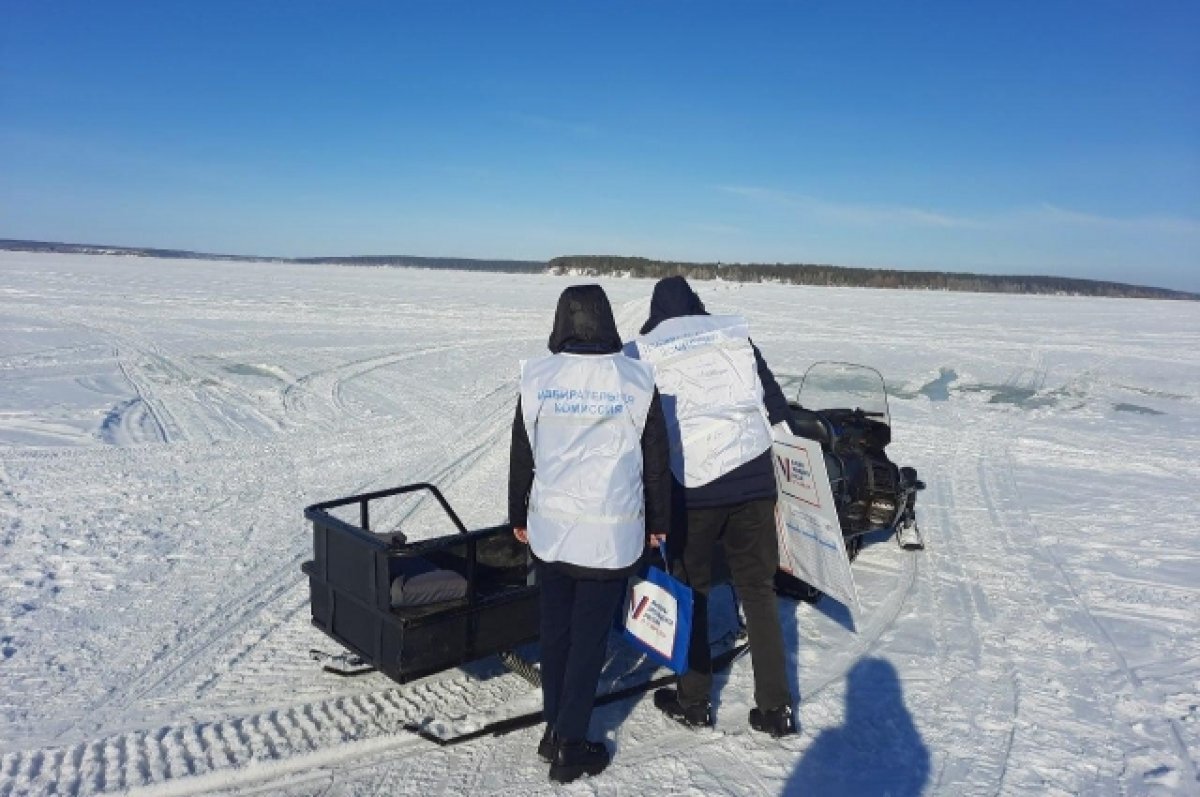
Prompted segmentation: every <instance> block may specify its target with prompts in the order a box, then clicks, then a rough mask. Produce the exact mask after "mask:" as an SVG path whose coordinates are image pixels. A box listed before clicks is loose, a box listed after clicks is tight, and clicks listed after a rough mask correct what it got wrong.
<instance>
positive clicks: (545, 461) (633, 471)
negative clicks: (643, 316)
mask: <svg viewBox="0 0 1200 797" xmlns="http://www.w3.org/2000/svg"><path fill="white" fill-rule="evenodd" d="M653 396H654V368H653V367H652V366H650V365H648V364H646V363H641V362H638V361H636V360H631V359H630V358H628V357H626V356H625V355H624V354H621V353H616V354H609V355H593V354H567V353H564V354H552V355H550V356H549V357H543V358H541V359H537V360H530V361H528V362H524V363H522V364H521V412H522V415H523V417H524V420H525V432H526V434H528V435H529V444H530V447H531V448H532V449H533V462H534V475H533V489H532V491H531V492H530V494H529V517H528V531H529V545H530V547H531V548H532V549H533V553H534V554H535V555H536V556H537V557H538V558H539V559H541V560H542V561H546V562H567V563H569V564H573V565H580V566H583V567H592V568H600V569H607V570H615V569H619V568H623V567H627V566H629V565H631V564H633V563H634V562H636V561H637V559H638V557H639V556H641V554H642V549H643V547H644V545H645V542H646V519H645V515H646V509H645V498H644V491H643V486H642V430H643V429H644V428H645V427H646V416H647V414H648V413H649V411H650V400H651V398H653Z"/></svg>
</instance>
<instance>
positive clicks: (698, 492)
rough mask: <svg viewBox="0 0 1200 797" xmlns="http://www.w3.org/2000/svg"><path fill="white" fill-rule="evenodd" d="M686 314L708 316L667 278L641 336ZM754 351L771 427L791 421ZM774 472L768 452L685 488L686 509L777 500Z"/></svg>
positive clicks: (683, 286)
mask: <svg viewBox="0 0 1200 797" xmlns="http://www.w3.org/2000/svg"><path fill="white" fill-rule="evenodd" d="M687 315H708V311H707V310H705V309H704V302H702V301H701V300H700V297H699V296H697V295H696V292H695V291H693V290H692V286H691V285H688V283H687V280H685V279H684V278H683V277H667V278H666V279H662V280H659V281H658V283H657V284H656V285H655V286H654V294H653V295H652V296H651V297H650V317H649V318H647V319H646V323H645V324H643V325H642V329H641V334H643V335H645V334H647V333H648V332H651V331H652V330H653V329H654V328H655V327H657V326H658V325H659V324H661V323H662V322H663V321H666V320H667V319H669V318H678V317H680V316H687ZM750 346H751V348H752V349H754V361H755V363H756V365H757V367H758V380H759V381H760V382H762V386H763V404H764V406H765V407H766V410H767V417H768V418H770V421H771V424H772V425H774V424H777V423H780V422H781V421H787V420H790V419H791V410H789V409H788V404H787V397H786V396H784V395H783V390H782V389H781V388H780V387H779V383H778V382H777V381H775V375H774V374H772V373H771V369H770V368H768V367H767V362H766V360H764V359H763V356H762V352H760V351H759V350H758V347H757V346H755V345H754V342H753V341H751V342H750ZM775 492H776V491H775V473H774V471H772V469H771V450H770V449H767V450H766V451H764V452H763V453H762V454H760V455H759V456H757V457H755V458H754V459H752V460H750V461H749V462H746V463H743V464H742V465H739V466H738V467H736V468H734V469H733V470H731V471H730V472H729V473H726V474H725V475H724V476H720V477H718V478H716V479H714V480H713V481H711V482H709V483H708V484H705V485H702V486H700V487H689V488H686V490H685V494H686V498H687V506H688V508H689V509H702V508H705V507H715V506H731V505H733V504H740V503H742V502H743V501H750V500H753V499H756V498H774V497H775Z"/></svg>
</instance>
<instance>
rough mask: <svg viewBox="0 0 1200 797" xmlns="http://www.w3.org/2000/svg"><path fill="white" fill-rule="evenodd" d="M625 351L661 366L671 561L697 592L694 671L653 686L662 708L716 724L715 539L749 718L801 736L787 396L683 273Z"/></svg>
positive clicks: (737, 322)
mask: <svg viewBox="0 0 1200 797" xmlns="http://www.w3.org/2000/svg"><path fill="white" fill-rule="evenodd" d="M626 351H627V353H629V354H630V356H635V357H638V358H639V359H641V360H642V361H644V362H648V363H651V364H653V365H654V366H655V369H656V372H657V376H656V381H657V384H658V389H659V391H660V392H661V394H662V401H663V409H664V414H665V415H666V422H667V435H668V437H669V439H670V449H671V454H670V459H671V475H672V476H673V479H672V481H673V483H674V492H675V496H676V498H675V501H674V505H673V510H672V515H671V517H672V527H671V540H672V542H671V546H670V550H671V553H672V556H673V557H674V556H676V555H677V556H678V557H679V558H678V559H677V560H675V561H674V562H673V568H674V569H675V572H676V575H677V576H680V577H682V578H683V580H685V581H686V582H687V583H688V585H689V586H691V588H692V594H693V596H694V598H695V608H694V611H693V616H692V639H691V644H690V646H689V648H688V671H687V672H685V673H684V674H683V675H682V676H680V678H679V680H678V684H677V688H664V689H659V690H658V691H657V692H655V694H654V703H655V705H656V706H657V707H658V708H659V709H660V710H662V711H663V712H664V713H665V714H667V716H669V717H671V718H672V719H674V720H676V721H678V722H680V723H682V724H684V725H687V726H692V727H707V726H711V725H712V724H713V716H712V701H711V692H712V681H713V679H712V658H711V653H710V651H709V642H708V602H707V601H708V593H709V589H710V588H711V586H712V569H713V554H714V551H715V547H716V545H717V544H718V542H719V543H720V544H721V545H722V546H723V548H724V552H725V559H726V561H727V562H728V564H729V570H730V573H731V575H732V580H733V585H734V587H735V589H736V590H737V593H738V597H739V598H740V599H741V601H742V606H743V609H744V610H745V614H746V632H747V634H748V635H749V638H750V654H751V659H752V661H753V666H754V702H755V708H754V709H753V710H751V712H750V725H751V727H753V728H754V729H755V730H759V731H762V732H764V733H769V734H771V735H772V736H775V737H779V736H785V735H788V734H792V733H795V732H796V722H795V718H794V712H793V709H792V704H793V703H794V698H793V696H792V691H791V689H790V688H789V685H788V680H787V668H786V659H785V655H784V650H783V632H782V629H781V628H780V626H779V616H778V611H777V609H776V603H775V591H774V584H773V581H774V577H775V571H776V569H777V568H778V567H779V547H778V546H779V543H778V539H777V537H776V533H775V499H776V487H775V476H774V473H773V471H772V469H771V426H773V425H775V424H778V423H785V422H787V421H788V420H789V419H790V410H789V409H788V406H787V399H786V398H785V397H784V395H783V391H782V390H780V388H779V384H778V383H777V382H776V381H775V377H774V376H773V375H772V374H771V371H770V369H769V368H768V367H767V364H766V362H765V361H764V360H763V358H762V354H761V353H760V352H759V350H758V348H757V347H756V346H755V345H754V344H753V343H752V342H751V340H750V332H749V327H748V326H747V324H746V321H745V319H743V318H740V317H738V316H717V315H709V314H708V312H707V311H706V310H705V308H704V303H703V302H701V301H700V297H699V296H697V295H696V293H695V291H693V290H692V288H691V286H690V285H688V283H687V281H686V280H685V279H684V278H683V277H669V278H667V279H664V280H660V281H659V282H658V283H657V284H656V285H655V286H654V294H653V297H652V298H651V302H650V316H649V318H648V319H647V321H646V323H645V324H644V325H643V326H642V329H641V334H640V335H639V336H638V337H637V338H636V339H635V340H634V341H633V342H632V343H630V344H629V345H628V346H627V347H626Z"/></svg>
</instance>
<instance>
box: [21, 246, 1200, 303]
mask: <svg viewBox="0 0 1200 797" xmlns="http://www.w3.org/2000/svg"><path fill="white" fill-rule="evenodd" d="M4 249H8V250H13V251H21V252H59V253H66V254H101V255H127V256H135V257H157V258H168V259H190V260H230V261H237V262H247V263H262V262H269V263H307V264H329V265H341V266H373V267H398V268H405V267H407V268H435V269H454V270H458V271H498V272H504V273H517V274H558V275H572V276H580V277H616V276H620V277H626V276H628V277H642V278H646V279H661V278H663V277H669V276H673V275H676V274H679V275H683V276H685V277H687V278H688V279H692V280H712V279H721V280H725V281H727V282H777V283H783V284H787V285H823V286H836V287H846V288H900V289H907V290H930V291H971V292H977V293H1036V294H1057V295H1064V294H1065V295H1071V296H1106V297H1114V298H1135V299H1184V300H1190V301H1200V294H1195V293H1186V292H1184V291H1173V290H1168V289H1166V288H1151V287H1147V286H1143V285H1126V284H1124V283H1120V282H1101V281H1098V280H1086V279H1071V278H1068V277H1037V276H1001V275H994V274H966V273H958V272H947V271H898V270H896V269H883V268H847V267H844V266H827V265H809V264H791V263H773V264H771V263H680V262H672V261H666V260H648V259H646V258H644V257H616V256H606V255H572V256H569V257H556V258H554V259H553V260H551V261H549V262H548V263H546V262H542V261H540V260H484V259H476V258H462V257H412V256H407V255H379V256H353V257H259V256H254V255H216V254H208V253H204V252H189V251H185V250H179V249H147V248H137V247H128V246H101V245H93V244H67V243H53V242H45V241H20V240H6V239H0V250H4Z"/></svg>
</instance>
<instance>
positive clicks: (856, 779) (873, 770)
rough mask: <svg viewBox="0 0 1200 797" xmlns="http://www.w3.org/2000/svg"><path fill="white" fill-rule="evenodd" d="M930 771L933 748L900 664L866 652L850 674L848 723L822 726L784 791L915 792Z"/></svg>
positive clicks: (890, 795)
mask: <svg viewBox="0 0 1200 797" xmlns="http://www.w3.org/2000/svg"><path fill="white" fill-rule="evenodd" d="M929 773H930V758H929V749H928V748H927V747H926V746H925V743H924V742H923V741H922V739H921V734H920V733H919V732H918V731H917V728H916V726H915V725H913V721H912V715H911V714H909V712H908V709H907V708H906V707H905V705H904V692H903V688H902V686H901V684H900V679H899V677H898V676H897V674H896V668H895V667H893V666H892V664H891V663H890V662H888V661H886V660H885V659H881V658H874V657H867V658H863V659H860V660H859V661H858V662H857V663H856V664H855V665H854V666H853V667H852V668H851V669H850V672H849V673H848V674H847V676H846V721H845V724H843V725H842V726H841V727H839V728H831V729H827V730H824V731H821V733H820V734H819V735H818V736H817V738H816V740H815V741H814V742H813V743H812V745H811V746H810V747H809V748H808V749H807V750H806V751H805V753H804V757H803V758H802V759H801V760H800V763H799V764H798V765H797V766H796V769H795V771H793V772H792V775H791V777H790V778H789V779H788V781H787V784H786V785H785V787H784V790H783V794H784V795H812V794H838V795H847V797H885V796H886V797H912V796H913V795H919V794H921V792H922V791H923V790H924V788H925V786H926V784H927V782H928V780H929Z"/></svg>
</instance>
